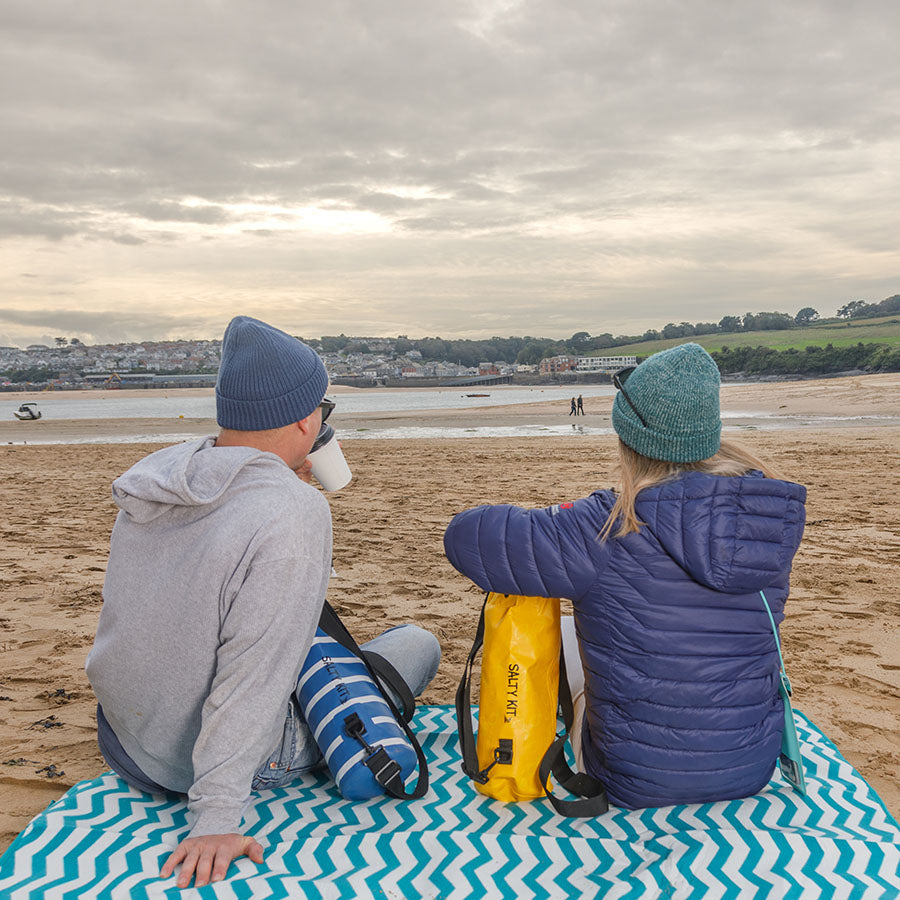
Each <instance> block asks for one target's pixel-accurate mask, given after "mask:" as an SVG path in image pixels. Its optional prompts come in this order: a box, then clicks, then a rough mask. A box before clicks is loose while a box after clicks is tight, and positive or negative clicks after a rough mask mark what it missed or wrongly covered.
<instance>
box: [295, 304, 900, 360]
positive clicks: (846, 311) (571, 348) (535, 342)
mask: <svg viewBox="0 0 900 900" xmlns="http://www.w3.org/2000/svg"><path fill="white" fill-rule="evenodd" d="M895 312H900V294H897V295H894V296H893V297H888V298H887V299H886V300H882V301H881V302H879V303H867V302H865V301H863V300H851V301H850V302H849V303H847V304H846V305H845V306H842V307H841V308H840V309H839V310H838V316H839V317H840V318H842V319H848V320H849V319H858V318H873V317H875V316H884V315H891V314H892V313H895ZM818 321H820V317H819V313H818V311H817V310H815V309H813V307H811V306H805V307H803V308H802V309H801V310H799V311H798V312H797V313H796V314H795V315H791V314H790V313H784V312H747V313H744V314H743V315H742V316H722V318H721V319H719V321H718V322H669V323H667V324H666V325H664V326H663V327H662V328H659V329H656V328H648V329H647V330H646V331H644V332H643V333H642V334H620V335H613V334H611V333H610V332H604V333H603V334H596V335H591V334H590V333H589V332H587V331H576V332H575V334H573V335H572V336H571V337H570V338H567V339H563V340H555V339H552V338H543V337H530V336H526V337H506V338H502V337H492V338H490V339H489V340H480V341H473V340H445V339H443V338H439V337H427V338H422V339H419V340H410V339H409V338H407V337H405V336H401V337H400V338H397V339H396V340H395V341H394V342H393V343H394V356H395V357H399V356H403V355H405V354H406V353H408V352H409V351H410V350H418V351H419V353H421V354H422V359H423V360H426V361H430V362H440V361H443V360H447V361H449V362H457V363H459V364H461V365H464V366H477V365H478V363H480V362H485V361H498V360H503V361H504V362H516V363H519V364H527V365H536V364H537V363H539V362H540V361H541V360H542V359H545V358H547V357H550V356H563V355H569V356H587V355H588V354H590V353H596V352H598V351H601V350H612V349H613V348H615V347H622V346H625V345H627V344H636V343H640V342H642V341H658V340H665V339H677V338H690V337H695V336H700V335H706V334H737V333H740V332H747V331H783V330H785V329H790V328H803V327H805V326H807V325H810V324H812V323H814V322H818ZM308 343H310V344H312V345H313V346H316V347H317V348H318V349H321V350H323V351H324V352H332V353H337V352H342V351H343V352H347V353H350V352H357V353H365V352H367V351H368V350H369V347H368V345H367V344H366V343H365V339H354V338H348V337H347V336H346V335H339V336H326V337H322V338H320V339H319V340H310V341H308Z"/></svg>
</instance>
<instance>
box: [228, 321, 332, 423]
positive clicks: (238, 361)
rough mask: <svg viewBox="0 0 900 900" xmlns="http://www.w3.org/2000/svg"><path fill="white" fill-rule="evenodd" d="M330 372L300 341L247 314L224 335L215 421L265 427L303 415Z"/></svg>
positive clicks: (322, 393)
mask: <svg viewBox="0 0 900 900" xmlns="http://www.w3.org/2000/svg"><path fill="white" fill-rule="evenodd" d="M327 389H328V373H327V372H326V371H325V366H324V364H323V363H322V360H321V359H319V355H318V354H317V353H316V351H315V350H313V349H312V348H311V347H307V346H306V344H304V343H303V342H302V341H299V340H297V338H295V337H291V336H290V335H289V334H285V332H283V331H279V330H278V329H277V328H273V327H272V326H271V325H267V324H266V323H265V322H260V321H259V319H251V318H250V317H249V316H235V318H233V319H232V320H231V321H230V322H229V323H228V327H227V328H226V329H225V336H224V338H223V339H222V362H221V364H220V365H219V377H218V378H217V379H216V420H217V421H218V423H219V425H220V426H221V427H222V428H233V429H235V430H236V431H268V430H269V429H271V428H282V427H284V426H285V425H291V424H292V423H294V422H299V421H300V420H301V419H305V418H306V417H307V416H308V415H309V414H310V413H311V412H313V410H315V408H316V407H317V406H318V405H319V404H320V403H321V402H322V398H323V397H324V396H325V391H326V390H327Z"/></svg>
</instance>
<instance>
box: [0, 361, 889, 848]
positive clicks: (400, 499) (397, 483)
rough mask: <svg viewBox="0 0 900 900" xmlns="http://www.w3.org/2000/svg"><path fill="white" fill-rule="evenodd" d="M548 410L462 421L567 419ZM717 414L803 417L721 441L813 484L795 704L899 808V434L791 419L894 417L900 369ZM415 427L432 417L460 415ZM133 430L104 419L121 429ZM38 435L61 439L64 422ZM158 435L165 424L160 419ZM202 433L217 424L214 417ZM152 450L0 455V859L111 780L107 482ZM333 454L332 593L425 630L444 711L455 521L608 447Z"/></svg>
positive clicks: (368, 624)
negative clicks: (104, 591) (68, 799)
mask: <svg viewBox="0 0 900 900" xmlns="http://www.w3.org/2000/svg"><path fill="white" fill-rule="evenodd" d="M609 402H610V401H609V400H605V401H601V400H596V401H592V408H590V407H589V414H588V415H587V416H585V417H584V419H582V420H581V421H582V422H584V423H585V424H589V425H590V424H597V425H603V424H608V413H609ZM733 404H737V405H733ZM558 406H559V405H558V404H555V405H554V408H553V409H547V408H546V406H545V405H538V406H535V407H533V408H532V409H531V410H530V411H526V410H525V409H523V407H505V408H503V409H502V411H500V410H498V409H496V408H494V409H491V410H477V411H471V412H468V413H466V414H465V416H464V418H466V419H467V420H468V421H470V422H471V421H472V419H473V418H474V419H475V420H476V421H479V420H483V421H484V422H485V424H487V423H489V422H491V423H493V422H494V421H495V420H496V418H497V417H498V416H502V417H508V419H509V420H510V421H511V420H516V421H519V422H521V421H522V417H523V416H532V417H535V416H536V417H537V418H535V421H548V422H549V421H554V422H564V421H565V418H566V416H565V413H567V412H568V410H562V411H561V410H559V408H558ZM729 406H732V408H734V409H739V410H746V411H749V410H752V411H754V412H760V411H763V412H770V413H772V414H776V415H784V414H786V412H787V414H790V415H792V416H796V417H797V426H796V427H795V428H790V429H786V430H780V431H763V430H759V431H749V430H748V431H745V432H743V433H741V434H740V435H735V434H734V433H731V435H730V436H733V437H735V436H739V437H740V438H741V439H742V440H743V441H744V443H745V444H747V445H748V446H750V447H751V448H752V449H754V450H756V451H758V452H759V453H760V454H761V455H763V456H764V457H766V458H767V459H769V460H770V461H771V462H772V463H773V464H774V465H775V466H776V467H778V468H779V469H781V470H782V471H783V472H784V473H785V475H786V476H787V477H789V478H792V479H793V480H796V481H799V482H802V483H804V484H806V485H807V487H808V488H809V501H808V510H807V513H808V523H807V530H806V535H805V537H804V540H803V544H802V545H801V548H800V551H799V553H798V555H797V558H796V561H795V565H794V574H793V577H792V590H791V600H790V601H789V604H788V612H787V619H786V621H785V624H784V626H783V630H782V634H783V638H784V649H785V658H786V664H787V667H788V672H789V674H790V675H791V679H792V681H793V684H794V689H795V693H794V701H795V705H796V706H797V708H799V709H800V710H802V711H803V712H804V713H806V714H807V715H809V716H810V717H811V718H812V719H813V721H815V722H816V724H817V725H818V726H819V727H820V728H822V729H823V730H824V731H825V733H826V734H827V735H828V736H829V737H830V738H832V740H834V742H835V743H836V744H837V746H838V748H839V749H840V751H841V752H842V753H843V754H844V755H845V756H846V757H847V758H848V759H849V760H850V762H851V763H852V764H853V765H854V766H855V767H856V768H857V769H859V771H860V772H862V774H863V776H864V777H865V778H866V779H867V780H868V781H869V782H870V783H871V784H872V785H873V787H875V789H876V790H877V791H879V793H880V794H881V796H882V798H883V799H884V801H885V803H886V804H887V806H888V809H889V810H891V812H892V813H893V814H894V815H895V816H897V815H900V563H898V560H900V526H898V523H900V465H898V463H900V459H898V456H900V453H898V447H900V427H897V426H894V425H885V424H878V423H880V422H881V420H867V419H863V420H857V421H856V422H855V423H854V422H852V421H850V422H848V421H844V422H843V427H840V428H837V427H832V428H820V427H816V428H810V427H806V426H803V424H802V422H803V417H804V416H807V415H834V416H900V376H896V375H895V376H864V377H859V378H848V379H836V380H833V381H815V382H790V383H778V384H766V385H739V386H733V387H729V388H727V389H726V390H724V391H723V408H725V409H728V408H729ZM415 416H416V419H417V423H418V424H430V425H435V426H439V425H442V424H445V423H446V422H447V421H448V420H453V419H454V418H460V416H459V414H458V413H448V414H444V413H441V414H434V415H432V414H431V413H428V414H426V415H424V416H423V414H422V413H416V414H415ZM390 417H391V418H393V417H395V414H390ZM401 418H402V416H401ZM335 419H336V421H335V424H336V425H337V426H338V427H346V426H345V425H344V423H341V420H340V419H339V417H338V416H337V414H336V417H335ZM146 421H147V420H142V422H145V423H146ZM359 421H360V422H365V421H368V420H365V419H360V420H359ZM885 421H886V420H885ZM128 422H129V420H119V421H118V422H117V423H108V422H107V423H102V426H103V427H104V428H112V433H113V434H114V433H115V431H116V429H127V428H128V427H129V424H128ZM32 424H33V425H39V424H40V423H32ZM47 424H48V425H52V427H59V428H60V429H61V433H62V434H63V439H64V434H65V429H66V428H68V427H69V426H71V427H72V428H75V426H74V425H72V423H55V424H54V423H47ZM84 426H85V423H78V426H77V427H78V428H81V429H83V428H84ZM12 427H13V428H17V427H21V426H20V423H12ZM24 427H31V425H29V426H24ZM160 427H161V428H163V427H165V430H164V431H160V432H159V433H167V432H169V431H171V430H172V428H171V421H170V420H169V421H165V422H162V423H161V425H160ZM196 427H197V430H198V431H197V433H207V432H209V431H211V427H210V423H209V422H207V421H206V420H197V422H196ZM354 427H367V426H366V425H363V424H359V425H355V426H354ZM369 427H371V422H370V423H369ZM3 429H7V431H6V432H4V431H3ZM8 430H9V428H8V425H7V423H4V424H3V426H2V428H0V440H3V441H5V440H7V439H8V438H4V437H3V435H4V434H5V433H8ZM77 433H78V432H77V431H74V430H73V431H70V432H69V434H70V435H73V436H74V435H75V434H77ZM159 446H160V445H159V444H118V445H110V444H95V445H74V444H71V445H57V446H0V474H2V479H3V480H2V485H3V486H2V492H3V509H4V511H5V515H4V517H3V539H4V544H5V552H4V554H3V558H2V561H0V662H2V665H0V849H2V848H5V847H6V846H7V845H8V844H9V842H10V841H11V840H12V839H13V838H14V837H15V835H16V834H17V833H18V832H19V831H20V830H21V829H22V828H23V827H24V826H25V824H27V822H28V820H29V819H30V818H31V817H32V816H34V815H35V814H36V813H38V812H39V811H40V810H41V809H43V808H44V807H45V806H46V805H47V803H49V802H50V801H52V800H54V799H55V798H56V797H58V796H59V795H60V794H61V793H63V792H64V791H65V790H66V789H67V788H68V787H70V786H71V785H73V784H74V783H75V782H76V781H78V780H79V779H82V778H88V777H92V776H94V775H97V774H99V773H100V772H102V771H105V769H106V766H105V764H104V762H103V761H102V759H101V758H100V756H99V754H98V752H97V747H96V741H95V731H94V729H95V719H94V709H95V701H94V699H93V696H92V694H91V690H90V686H89V685H88V683H87V680H86V679H85V675H84V659H85V656H86V654H87V652H88V650H89V649H90V645H91V642H92V639H93V635H94V630H95V627H96V622H97V616H98V614H99V610H100V606H101V603H102V600H101V587H102V583H103V572H104V565H105V562H106V557H107V551H108V542H109V532H110V529H111V527H112V523H113V519H114V516H115V507H114V505H113V503H112V501H111V499H110V491H109V486H110V482H111V481H112V480H113V479H114V478H115V477H116V476H117V475H119V474H120V473H121V472H123V471H124V470H125V469H126V468H128V466H130V465H131V464H132V463H134V462H135V461H137V460H138V459H139V458H141V457H142V456H144V455H145V454H146V453H148V452H149V451H151V450H154V449H157V448H158V447H159ZM344 451H345V454H346V456H347V458H348V460H349V462H350V465H351V467H352V469H353V471H354V474H355V478H354V481H353V483H352V484H351V485H350V486H349V487H347V488H346V489H344V490H343V491H341V492H339V493H336V494H330V495H328V496H329V500H330V502H331V506H332V510H333V513H334V526H335V527H334V533H335V554H334V556H335V567H336V569H337V573H338V576H339V577H338V578H336V579H333V580H332V583H331V586H330V588H329V598H330V600H331V601H332V603H334V604H335V605H336V606H337V608H338V609H339V610H340V611H341V613H342V614H343V615H344V617H345V620H346V622H347V624H348V626H349V627H350V628H351V629H352V630H353V632H354V634H355V635H356V637H357V638H358V639H361V640H362V639H366V638H369V637H371V636H373V635H374V634H376V633H377V632H379V631H381V630H383V629H384V628H386V627H389V626H391V625H394V624H398V623H400V622H404V621H416V622H419V623H421V624H423V625H424V626H426V627H428V628H430V629H432V630H433V631H434V632H435V633H436V634H437V635H438V637H439V638H440V640H441V644H442V647H443V653H444V656H443V660H442V663H441V668H440V671H439V673H438V676H437V678H436V680H435V681H434V683H433V684H432V685H431V687H430V688H429V689H428V691H427V693H426V694H425V696H424V698H423V699H424V701H425V702H429V703H450V702H452V699H453V693H454V690H455V686H456V683H457V681H458V679H459V676H460V674H461V671H462V667H463V664H464V660H465V657H466V655H467V653H468V650H469V647H470V644H471V640H472V637H473V633H474V629H475V624H476V619H477V612H478V609H479V608H480V605H481V601H482V595H481V593H480V592H479V591H478V589H477V588H475V587H474V586H472V585H470V584H468V583H467V582H466V580H465V579H464V578H463V577H462V576H460V575H458V574H457V573H456V572H455V571H454V570H453V569H452V568H451V567H450V565H449V563H447V561H446V560H445V559H444V557H443V552H442V544H441V537H442V534H443V530H444V528H445V526H446V524H447V522H448V520H449V519H450V517H451V516H452V515H453V514H454V513H455V512H457V511H459V510H461V509H464V508H466V507H469V506H472V505H475V504H478V503H498V502H511V503H518V504H522V505H527V506H543V505H547V504H550V503H553V502H559V501H563V500H568V499H573V498H576V497H579V496H583V495H585V494H587V493H589V492H590V491H591V490H594V489H596V488H603V487H608V486H611V485H612V484H613V481H614V463H615V438H614V437H613V436H607V435H594V436H589V435H584V436H578V437H576V436H572V437H565V438H538V437H536V438H515V439H514V438H493V439H487V440H482V441H474V440H417V441H398V440H346V441H344Z"/></svg>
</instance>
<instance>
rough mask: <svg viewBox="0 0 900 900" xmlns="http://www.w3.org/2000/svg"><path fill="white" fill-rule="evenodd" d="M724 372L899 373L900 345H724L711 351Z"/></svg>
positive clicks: (795, 373) (764, 373)
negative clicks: (781, 347)
mask: <svg viewBox="0 0 900 900" xmlns="http://www.w3.org/2000/svg"><path fill="white" fill-rule="evenodd" d="M710 355H711V356H712V358H713V359H714V360H715V361H716V365H717V366H718V367H719V371H720V372H721V373H722V374H723V375H730V374H734V373H737V372H741V373H743V374H746V375H827V374H829V373H831V372H846V371H848V370H851V369H862V370H865V371H867V372H900V347H891V346H889V345H887V344H863V343H861V342H860V343H858V344H851V345H850V346H847V347H835V346H833V345H832V344H826V345H825V346H824V347H806V348H804V349H803V350H800V349H797V348H792V349H790V350H773V349H772V348H771V347H723V348H722V349H721V350H714V351H712V353H711V354H710Z"/></svg>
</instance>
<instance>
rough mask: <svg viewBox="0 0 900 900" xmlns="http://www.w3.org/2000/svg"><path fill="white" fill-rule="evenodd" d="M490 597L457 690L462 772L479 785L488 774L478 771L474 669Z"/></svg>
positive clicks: (482, 612)
mask: <svg viewBox="0 0 900 900" xmlns="http://www.w3.org/2000/svg"><path fill="white" fill-rule="evenodd" d="M487 598H488V595H487V594H485V595H484V603H483V604H482V605H481V615H480V616H479V617H478V628H477V629H476V631H475V640H474V641H473V642H472V649H471V650H470V651H469V658H468V659H467V660H466V666H465V669H463V674H462V678H461V679H460V682H459V687H458V688H457V689H456V727H457V730H458V731H459V749H460V753H461V754H462V759H463V761H462V770H463V772H465V773H466V775H468V776H469V778H472V779H474V780H475V781H477V782H478V783H479V784H484V783H485V782H486V781H487V775H486V772H479V771H478V752H477V750H476V748H475V727H474V725H473V724H472V668H473V666H474V665H475V657H476V656H478V651H479V650H481V645H482V644H483V643H484V607H485V605H486V604H487Z"/></svg>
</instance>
